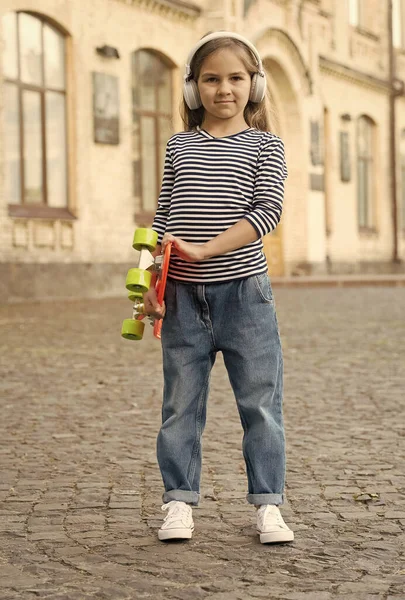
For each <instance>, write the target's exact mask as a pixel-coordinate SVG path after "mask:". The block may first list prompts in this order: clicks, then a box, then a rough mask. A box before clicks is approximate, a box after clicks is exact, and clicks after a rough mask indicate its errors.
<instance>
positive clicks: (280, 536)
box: [257, 531, 294, 544]
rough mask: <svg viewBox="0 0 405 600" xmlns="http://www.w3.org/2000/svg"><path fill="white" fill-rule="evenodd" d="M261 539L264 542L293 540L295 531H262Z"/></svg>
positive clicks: (275, 542)
mask: <svg viewBox="0 0 405 600" xmlns="http://www.w3.org/2000/svg"><path fill="white" fill-rule="evenodd" d="M257 533H258V534H259V535H260V541H261V543H262V544H277V543H282V542H293V541H294V532H293V531H276V532H273V533H260V531H258V532H257Z"/></svg>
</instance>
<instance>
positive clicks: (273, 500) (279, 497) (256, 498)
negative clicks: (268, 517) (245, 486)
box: [246, 494, 284, 506]
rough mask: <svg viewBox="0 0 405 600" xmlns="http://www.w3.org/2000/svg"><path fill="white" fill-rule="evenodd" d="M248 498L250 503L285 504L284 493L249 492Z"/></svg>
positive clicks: (257, 504)
mask: <svg viewBox="0 0 405 600" xmlns="http://www.w3.org/2000/svg"><path fill="white" fill-rule="evenodd" d="M246 500H247V501H248V502H249V504H255V505H256V506H259V505H261V504H277V505H281V504H284V494H248V495H247V496H246Z"/></svg>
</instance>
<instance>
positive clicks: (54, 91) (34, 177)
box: [2, 12, 68, 216]
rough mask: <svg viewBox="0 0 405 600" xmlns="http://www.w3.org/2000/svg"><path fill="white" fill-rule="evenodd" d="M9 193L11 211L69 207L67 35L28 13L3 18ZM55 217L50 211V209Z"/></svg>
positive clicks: (42, 210) (7, 179)
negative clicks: (21, 208) (20, 207)
mask: <svg viewBox="0 0 405 600" xmlns="http://www.w3.org/2000/svg"><path fill="white" fill-rule="evenodd" d="M2 36H3V42H4V52H3V77H4V113H5V115H4V117H5V118H4V129H3V130H4V132H5V140H4V158H5V191H6V198H7V202H8V204H9V207H10V212H11V214H13V212H16V214H19V213H18V211H15V210H14V211H13V209H17V208H19V205H20V206H22V207H23V208H29V211H30V212H29V214H32V215H33V216H35V214H36V212H37V213H38V214H39V215H41V214H46V213H44V209H49V208H51V210H52V209H60V208H66V207H67V203H68V189H67V188H68V177H67V149H66V141H67V135H66V74H65V36H64V35H63V34H62V33H61V32H59V31H58V30H57V29H55V27H53V26H52V25H50V24H49V23H48V22H47V21H46V20H45V19H43V18H42V17H40V16H38V15H34V14H28V13H24V12H18V13H16V12H13V13H7V14H6V15H5V16H4V17H3V19H2ZM48 213H49V210H48Z"/></svg>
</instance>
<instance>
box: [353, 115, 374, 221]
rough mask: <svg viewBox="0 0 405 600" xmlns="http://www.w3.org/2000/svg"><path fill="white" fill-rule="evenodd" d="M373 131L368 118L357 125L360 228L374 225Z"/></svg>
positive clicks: (364, 118)
mask: <svg viewBox="0 0 405 600" xmlns="http://www.w3.org/2000/svg"><path fill="white" fill-rule="evenodd" d="M373 130H374V125H373V123H372V122H371V121H370V119H368V118H367V117H364V116H363V117H360V119H359V120H358V124H357V161H358V168H357V176H358V183H357V187H358V219H359V226H360V227H372V225H373V141H374V140H373Z"/></svg>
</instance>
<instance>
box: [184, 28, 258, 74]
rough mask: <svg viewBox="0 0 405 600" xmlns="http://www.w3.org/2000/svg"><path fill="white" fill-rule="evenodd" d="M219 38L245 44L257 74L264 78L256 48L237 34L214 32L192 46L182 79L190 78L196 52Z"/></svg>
mask: <svg viewBox="0 0 405 600" xmlns="http://www.w3.org/2000/svg"><path fill="white" fill-rule="evenodd" d="M220 38H232V39H234V40H238V41H239V42H242V43H243V44H245V46H247V47H248V48H249V50H250V51H251V52H252V54H253V56H254V57H255V59H256V64H257V71H258V73H260V75H262V76H264V72H263V65H262V59H261V58H260V55H259V53H258V51H257V50H256V48H255V47H254V46H253V44H252V43H251V42H249V40H247V39H246V38H244V37H243V36H241V35H239V34H238V33H233V32H232V31H216V32H214V33H210V34H209V35H206V36H205V37H203V38H202V39H201V40H200V41H199V42H198V44H196V45H195V46H194V48H192V50H191V51H190V54H189V55H188V58H187V63H186V72H185V75H184V79H185V80H186V81H188V80H189V79H190V77H191V66H190V65H191V61H192V60H193V58H194V56H195V54H196V52H197V51H198V50H199V49H200V48H202V46H205V44H207V43H208V42H211V40H217V39H220Z"/></svg>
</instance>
